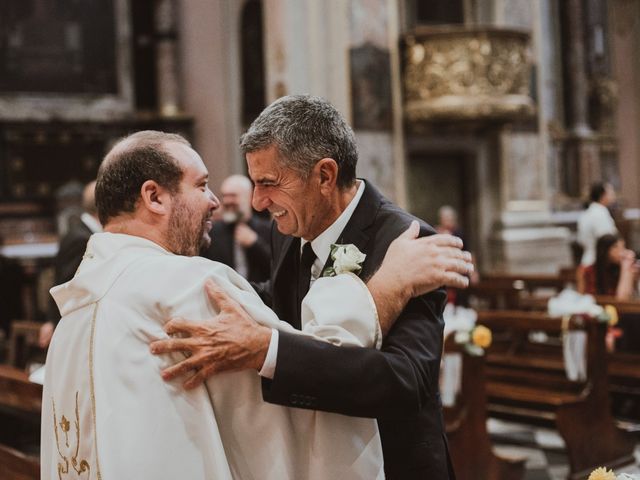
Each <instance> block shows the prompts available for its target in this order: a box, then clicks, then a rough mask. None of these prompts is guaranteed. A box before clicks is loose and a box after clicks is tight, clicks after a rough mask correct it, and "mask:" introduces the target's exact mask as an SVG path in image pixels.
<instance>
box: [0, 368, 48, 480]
mask: <svg viewBox="0 0 640 480" xmlns="http://www.w3.org/2000/svg"><path fill="white" fill-rule="evenodd" d="M41 408H42V385H38V384H34V383H31V382H30V381H29V378H28V375H27V374H26V373H25V372H24V371H22V370H19V369H16V368H14V367H11V366H8V365H0V424H2V428H1V429H0V480H37V479H39V478H40V461H39V458H38V456H37V454H36V453H35V452H33V451H29V452H28V453H26V452H24V451H23V449H26V450H32V449H33V447H36V448H37V446H38V445H39V443H40V441H39V440H40V412H41Z"/></svg>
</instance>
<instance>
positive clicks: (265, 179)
mask: <svg viewBox="0 0 640 480" xmlns="http://www.w3.org/2000/svg"><path fill="white" fill-rule="evenodd" d="M275 181H276V179H275V178H268V177H260V178H256V179H255V180H254V181H253V183H254V185H262V184H265V183H274V182H275Z"/></svg>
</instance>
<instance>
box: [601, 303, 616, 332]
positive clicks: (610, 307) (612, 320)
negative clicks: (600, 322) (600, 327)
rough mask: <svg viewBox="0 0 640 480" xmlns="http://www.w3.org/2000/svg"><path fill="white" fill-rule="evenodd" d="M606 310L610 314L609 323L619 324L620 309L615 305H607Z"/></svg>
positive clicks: (611, 324)
mask: <svg viewBox="0 0 640 480" xmlns="http://www.w3.org/2000/svg"><path fill="white" fill-rule="evenodd" d="M604 311H605V313H606V314H607V315H609V325H610V326H612V327H613V326H614V325H617V324H618V309H617V308H616V307H614V306H613V305H605V306H604Z"/></svg>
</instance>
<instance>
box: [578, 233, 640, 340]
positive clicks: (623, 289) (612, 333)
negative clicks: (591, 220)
mask: <svg viewBox="0 0 640 480" xmlns="http://www.w3.org/2000/svg"><path fill="white" fill-rule="evenodd" d="M583 272H584V288H583V290H582V291H581V293H589V294H591V295H609V296H613V297H615V298H616V300H619V301H632V300H637V299H638V275H639V273H640V265H638V262H637V259H636V254H635V253H634V252H633V251H632V250H629V249H628V248H626V246H625V243H624V240H623V239H621V238H620V237H619V236H617V235H603V236H602V237H600V238H599V239H598V242H597V244H596V261H595V263H594V264H593V265H590V266H588V267H585V268H584V270H583ZM607 348H608V349H609V351H613V350H618V351H626V352H640V315H637V314H633V313H624V314H621V315H620V316H619V319H618V323H617V325H615V327H610V328H609V331H608V333H607Z"/></svg>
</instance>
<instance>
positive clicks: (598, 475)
mask: <svg viewBox="0 0 640 480" xmlns="http://www.w3.org/2000/svg"><path fill="white" fill-rule="evenodd" d="M588 480H616V474H615V473H613V470H607V469H606V468H604V467H600V468H596V469H595V470H594V471H593V472H591V475H589V478H588Z"/></svg>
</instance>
